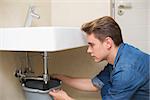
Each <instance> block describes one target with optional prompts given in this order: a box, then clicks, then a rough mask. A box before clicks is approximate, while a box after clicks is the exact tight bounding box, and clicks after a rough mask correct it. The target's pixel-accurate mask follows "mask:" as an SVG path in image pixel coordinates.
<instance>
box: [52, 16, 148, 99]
mask: <svg viewBox="0 0 150 100" xmlns="http://www.w3.org/2000/svg"><path fill="white" fill-rule="evenodd" d="M82 31H84V32H85V33H87V41H88V44H89V47H88V50H87V52H88V53H89V54H90V55H91V56H92V57H93V58H94V60H95V62H101V61H103V60H106V61H107V62H108V64H107V66H105V68H104V70H103V71H101V72H100V73H99V74H98V75H97V76H95V77H94V78H93V79H82V78H73V77H69V76H65V75H58V74H57V75H54V76H53V77H54V78H57V79H60V80H62V81H63V82H64V83H65V84H68V85H70V86H72V87H74V88H77V89H79V90H84V91H98V90H101V95H102V99H103V100H149V67H150V65H149V61H150V60H149V58H150V55H148V54H146V53H143V52H142V51H140V50H139V49H137V48H135V47H133V46H130V45H128V44H126V43H124V42H123V39H122V35H121V30H120V27H119V25H118V24H117V23H116V22H115V21H114V20H113V18H111V17H108V16H105V17H102V18H99V19H96V20H93V21H91V22H88V23H86V24H84V25H82ZM49 94H50V95H52V96H53V97H54V99H56V100H73V98H71V97H69V96H68V95H67V93H65V92H64V91H63V90H60V91H57V90H54V91H50V93H49Z"/></svg>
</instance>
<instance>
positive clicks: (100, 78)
mask: <svg viewBox="0 0 150 100" xmlns="http://www.w3.org/2000/svg"><path fill="white" fill-rule="evenodd" d="M111 68H112V65H110V64H107V66H105V68H104V70H103V71H101V72H100V73H99V74H98V75H96V76H95V77H94V78H93V79H92V83H93V85H95V86H96V87H98V88H99V89H102V88H103V87H104V85H106V84H107V83H108V82H109V81H110V69H111Z"/></svg>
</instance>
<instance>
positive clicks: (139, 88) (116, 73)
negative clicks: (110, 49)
mask: <svg viewBox="0 0 150 100" xmlns="http://www.w3.org/2000/svg"><path fill="white" fill-rule="evenodd" d="M149 62H150V55H148V54H146V53H144V52H142V51H140V50H139V49H137V48H135V47H133V46H131V45H128V44H125V43H122V44H121V45H120V46H119V49H118V52H117V55H116V58H115V61H114V65H111V64H107V66H106V67H105V68H104V70H103V71H101V72H100V73H99V74H98V75H97V76H95V77H94V78H93V79H92V83H93V84H94V85H95V86H97V87H99V88H100V89H101V95H102V99H103V100H149V96H150V90H149V84H150V81H149V78H150V75H149V68H150V64H149Z"/></svg>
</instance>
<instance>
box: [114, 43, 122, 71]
mask: <svg viewBox="0 0 150 100" xmlns="http://www.w3.org/2000/svg"><path fill="white" fill-rule="evenodd" d="M124 45H125V44H124V43H121V44H120V46H119V48H118V52H117V55H116V57H115V61H114V65H113V68H115V66H116V64H117V62H118V60H119V57H120V55H121V52H122V49H123V48H124Z"/></svg>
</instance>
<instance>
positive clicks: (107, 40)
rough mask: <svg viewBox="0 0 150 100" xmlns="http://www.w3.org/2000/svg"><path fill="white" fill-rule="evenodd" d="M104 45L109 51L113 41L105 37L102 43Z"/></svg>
mask: <svg viewBox="0 0 150 100" xmlns="http://www.w3.org/2000/svg"><path fill="white" fill-rule="evenodd" d="M103 42H104V45H105V47H106V48H107V49H110V48H111V47H112V44H113V40H112V38H110V37H106V38H105V40H104V41H103Z"/></svg>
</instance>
